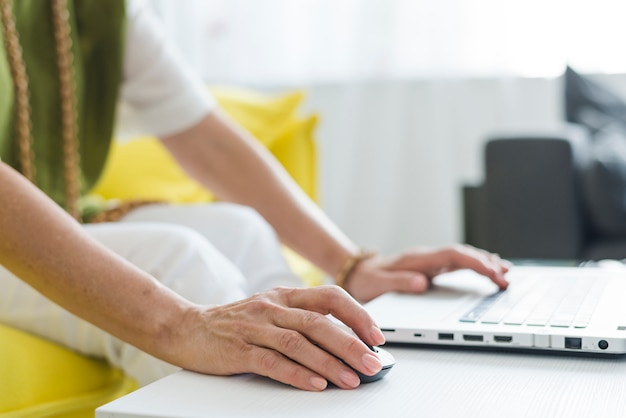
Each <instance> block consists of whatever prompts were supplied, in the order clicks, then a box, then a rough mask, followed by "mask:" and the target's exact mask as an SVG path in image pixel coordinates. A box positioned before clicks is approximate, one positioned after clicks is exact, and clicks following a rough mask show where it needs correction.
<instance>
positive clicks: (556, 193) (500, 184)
mask: <svg viewBox="0 0 626 418" xmlns="http://www.w3.org/2000/svg"><path fill="white" fill-rule="evenodd" d="M589 145H590V139H589V134H588V131H587V130H586V129H585V128H582V127H580V126H577V125H565V126H563V127H562V129H558V130H556V131H555V132H552V133H549V134H545V133H542V134H540V135H538V134H529V135H524V134H515V135H509V134H506V135H497V136H494V137H493V138H492V139H490V140H489V141H488V142H487V144H486V147H485V155H484V162H485V173H484V182H483V183H482V184H480V185H466V186H464V187H463V202H464V221H465V222H464V224H465V241H466V242H467V243H469V244H472V245H475V246H478V247H481V248H485V249H487V250H490V251H493V252H496V253H498V254H500V255H501V256H502V257H505V258H510V259H544V260H598V259H605V258H613V259H623V258H625V257H626V235H624V236H623V237H620V236H615V235H611V236H607V235H605V234H603V233H600V232H598V231H597V230H595V228H594V226H593V223H592V222H590V219H589V210H588V206H589V205H588V204H586V202H585V199H584V196H583V195H584V193H583V192H582V190H583V187H582V183H583V179H582V178H581V177H582V176H581V173H582V172H583V171H584V170H585V168H586V167H587V166H588V164H589V155H590V154H589Z"/></svg>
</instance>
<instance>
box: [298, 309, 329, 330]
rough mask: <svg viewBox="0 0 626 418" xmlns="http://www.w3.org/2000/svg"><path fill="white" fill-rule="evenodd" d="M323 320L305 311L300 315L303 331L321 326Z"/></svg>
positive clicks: (314, 313) (315, 314) (320, 316)
mask: <svg viewBox="0 0 626 418" xmlns="http://www.w3.org/2000/svg"><path fill="white" fill-rule="evenodd" d="M324 320H325V318H324V317H323V316H322V315H320V314H318V313H317V312H312V311H306V312H303V313H302V326H303V327H304V328H305V329H314V328H317V327H319V326H320V325H322V323H323V322H324Z"/></svg>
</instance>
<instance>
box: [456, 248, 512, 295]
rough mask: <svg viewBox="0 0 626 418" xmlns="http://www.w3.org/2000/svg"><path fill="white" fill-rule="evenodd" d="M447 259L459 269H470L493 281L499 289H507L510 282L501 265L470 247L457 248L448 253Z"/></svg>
mask: <svg viewBox="0 0 626 418" xmlns="http://www.w3.org/2000/svg"><path fill="white" fill-rule="evenodd" d="M447 257H449V258H450V260H451V262H452V264H454V265H455V266H456V267H457V268H469V269H472V270H474V271H475V272H477V273H479V274H482V275H483V276H486V277H488V278H490V279H491V281H493V282H494V283H495V284H496V285H497V286H498V287H499V288H501V289H506V288H507V287H508V285H509V282H508V281H507V280H506V279H505V277H504V274H505V271H504V270H503V269H502V266H501V265H500V263H495V262H493V261H492V259H491V258H490V256H488V255H485V254H483V253H482V252H481V251H479V250H477V249H475V248H473V247H470V246H457V247H453V248H451V249H449V250H448V251H447Z"/></svg>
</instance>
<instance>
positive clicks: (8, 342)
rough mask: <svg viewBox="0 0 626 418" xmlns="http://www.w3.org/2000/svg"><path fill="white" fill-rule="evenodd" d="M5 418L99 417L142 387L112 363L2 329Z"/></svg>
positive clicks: (0, 417)
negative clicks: (97, 413) (110, 404)
mask: <svg viewBox="0 0 626 418" xmlns="http://www.w3.org/2000/svg"><path fill="white" fill-rule="evenodd" d="M0 359H1V361H0V418H5V417H12V418H22V417H59V418H60V417H64V418H65V417H67V418H83V417H85V418H86V417H93V415H94V410H95V408H97V407H98V406H100V405H103V404H105V403H107V402H110V401H112V400H114V399H116V398H118V397H120V396H122V395H125V394H127V393H129V392H131V391H132V390H134V389H136V388H137V385H136V383H135V382H134V381H133V380H132V379H130V378H129V377H127V376H125V375H124V374H123V373H122V372H121V371H119V370H117V369H115V368H112V367H111V366H109V365H108V364H107V363H105V362H103V361H100V360H95V359H91V358H87V357H85V356H82V355H79V354H77V353H75V352H73V351H70V350H68V349H66V348H63V347H61V346H59V345H57V344H55V343H52V342H50V341H47V340H44V339H42V338H39V337H35V336H32V335H30V334H27V333H25V332H22V331H18V330H15V329H13V328H11V327H8V326H6V325H2V324H0Z"/></svg>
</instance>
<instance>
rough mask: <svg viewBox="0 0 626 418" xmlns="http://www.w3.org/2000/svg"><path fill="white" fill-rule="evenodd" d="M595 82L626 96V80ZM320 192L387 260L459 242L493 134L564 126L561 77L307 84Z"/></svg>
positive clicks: (347, 226)
mask: <svg viewBox="0 0 626 418" xmlns="http://www.w3.org/2000/svg"><path fill="white" fill-rule="evenodd" d="M593 78H594V79H595V80H596V81H598V82H601V83H602V84H604V85H606V86H608V87H610V88H612V89H614V91H615V92H616V93H618V94H620V95H622V96H623V97H625V98H626V75H611V76H609V75H600V76H594V77H593ZM308 91H309V96H308V101H307V103H306V109H307V110H311V111H315V112H318V113H319V114H320V116H321V123H320V126H319V129H318V131H317V138H318V142H319V147H320V177H321V178H320V182H321V183H320V188H321V190H320V192H321V201H322V205H323V207H324V208H325V210H326V212H327V213H328V214H329V215H330V216H331V218H332V219H333V220H334V221H335V222H337V223H338V224H339V226H340V227H341V228H342V229H343V230H344V231H346V232H347V233H348V235H349V236H351V237H352V238H353V239H354V240H355V241H356V242H357V243H359V244H360V245H362V246H364V247H367V248H374V249H377V250H380V251H383V252H388V251H396V250H400V249H402V248H406V247H410V246H416V245H444V244H449V243H452V242H460V241H461V240H462V239H463V233H462V231H463V229H462V228H463V225H462V208H461V205H462V200H461V198H462V195H461V187H462V184H464V183H476V182H480V181H481V180H482V173H483V154H482V153H483V146H484V143H485V141H486V140H487V138H489V137H490V136H491V135H493V134H495V133H497V132H502V131H506V132H543V131H548V130H550V129H551V128H554V126H558V125H559V124H560V123H561V122H562V121H563V114H564V110H563V109H564V106H563V85H562V79H561V78H550V79H545V78H531V79H528V78H509V79H465V80H459V79H430V80H411V81H385V82H362V83H354V84H348V85H346V84H327V85H316V86H311V87H310V88H309V89H308Z"/></svg>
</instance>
